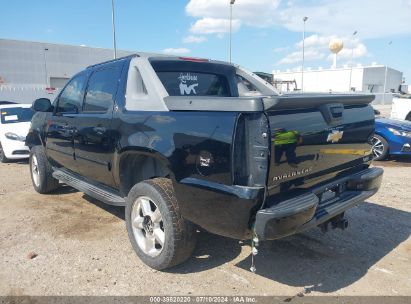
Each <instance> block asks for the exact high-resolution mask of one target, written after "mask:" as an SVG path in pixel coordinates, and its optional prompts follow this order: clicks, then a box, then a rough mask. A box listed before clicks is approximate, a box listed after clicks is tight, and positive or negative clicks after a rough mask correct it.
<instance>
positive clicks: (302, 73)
mask: <svg viewBox="0 0 411 304" xmlns="http://www.w3.org/2000/svg"><path fill="white" fill-rule="evenodd" d="M307 20H308V17H304V18H303V22H304V27H303V63H302V65H301V92H304V59H305V22H306V21H307Z"/></svg>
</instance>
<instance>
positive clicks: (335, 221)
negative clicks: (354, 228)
mask: <svg viewBox="0 0 411 304" xmlns="http://www.w3.org/2000/svg"><path fill="white" fill-rule="evenodd" d="M329 224H331V228H332V229H337V228H338V229H341V230H344V229H347V228H348V220H347V219H345V218H344V213H342V214H339V215H337V216H335V217H333V218H332V219H329V220H328V221H326V222H324V223H322V224H321V225H319V227H320V229H321V231H322V232H324V233H325V232H327V231H328V225H329Z"/></svg>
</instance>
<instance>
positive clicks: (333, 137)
mask: <svg viewBox="0 0 411 304" xmlns="http://www.w3.org/2000/svg"><path fill="white" fill-rule="evenodd" d="M343 134H344V131H338V130H332V131H331V133H329V134H328V137H327V142H332V143H337V142H339V141H340V140H341V139H342V137H343Z"/></svg>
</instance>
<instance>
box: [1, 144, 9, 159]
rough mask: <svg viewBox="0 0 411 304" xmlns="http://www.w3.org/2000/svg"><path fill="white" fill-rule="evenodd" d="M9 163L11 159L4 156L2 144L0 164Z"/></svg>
mask: <svg viewBox="0 0 411 304" xmlns="http://www.w3.org/2000/svg"><path fill="white" fill-rule="evenodd" d="M7 162H9V159H8V158H7V157H6V155H5V154H4V150H3V146H2V145H1V143H0V163H7Z"/></svg>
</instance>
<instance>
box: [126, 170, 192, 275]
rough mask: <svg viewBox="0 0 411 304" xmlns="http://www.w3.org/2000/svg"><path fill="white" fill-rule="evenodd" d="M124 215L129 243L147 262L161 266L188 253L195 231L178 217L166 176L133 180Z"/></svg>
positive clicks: (177, 262) (184, 256)
mask: <svg viewBox="0 0 411 304" xmlns="http://www.w3.org/2000/svg"><path fill="white" fill-rule="evenodd" d="M125 218H126V226H127V232H128V236H129V238H130V242H131V245H132V246H133V249H134V250H135V252H136V254H137V255H138V257H139V258H140V259H141V260H142V261H143V262H144V263H145V264H146V265H147V266H149V267H151V268H153V269H156V270H164V269H167V268H170V267H173V266H176V265H178V264H181V263H182V262H184V261H186V260H187V259H188V258H189V257H190V256H191V255H192V253H193V251H194V248H195V244H196V231H195V229H194V225H193V224H191V223H190V222H188V221H186V220H185V219H183V218H182V217H181V214H180V211H179V206H178V203H177V199H176V197H175V195H174V190H173V185H172V183H171V180H170V179H167V178H155V179H152V180H146V181H143V182H140V183H138V184H136V185H135V186H134V187H133V188H132V189H131V190H130V192H129V194H128V196H127V199H126V208H125ZM133 223H134V224H133Z"/></svg>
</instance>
